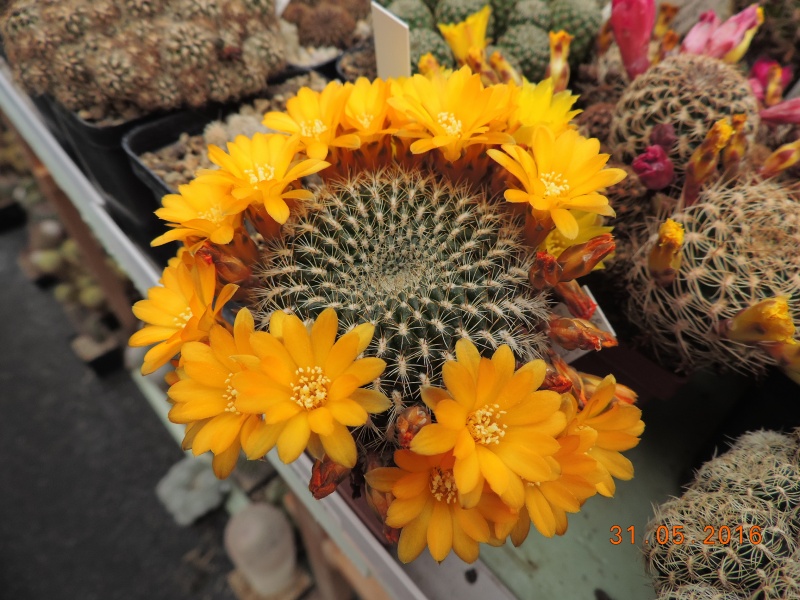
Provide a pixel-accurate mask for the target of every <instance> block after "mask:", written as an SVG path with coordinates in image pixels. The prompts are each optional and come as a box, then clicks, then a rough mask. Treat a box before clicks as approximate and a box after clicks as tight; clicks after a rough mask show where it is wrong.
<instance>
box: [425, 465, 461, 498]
mask: <svg viewBox="0 0 800 600" xmlns="http://www.w3.org/2000/svg"><path fill="white" fill-rule="evenodd" d="M431 494H433V497H434V498H436V499H437V500H444V501H445V502H447V504H453V503H454V502H455V501H456V500H458V488H457V487H456V478H455V477H454V476H453V472H452V471H442V469H440V468H439V467H434V468H433V469H431Z"/></svg>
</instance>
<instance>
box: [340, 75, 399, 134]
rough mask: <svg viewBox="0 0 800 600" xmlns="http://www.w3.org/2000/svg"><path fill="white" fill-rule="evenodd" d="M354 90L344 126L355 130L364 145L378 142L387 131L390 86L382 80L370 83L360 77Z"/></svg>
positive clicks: (345, 108) (352, 86) (353, 85)
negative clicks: (387, 101)
mask: <svg viewBox="0 0 800 600" xmlns="http://www.w3.org/2000/svg"><path fill="white" fill-rule="evenodd" d="M348 86H350V87H351V88H352V91H351V92H350V96H349V97H348V98H347V103H346V104H345V107H344V119H343V120H342V122H343V125H344V126H345V127H347V128H350V129H353V130H354V131H355V134H356V135H357V136H358V138H359V139H360V140H361V143H362V144H368V143H370V142H374V141H377V140H378V138H380V137H381V136H382V135H383V134H385V133H387V131H386V129H385V125H386V115H387V112H388V108H389V106H388V105H387V104H386V99H387V98H388V97H389V84H387V83H386V82H385V81H383V80H382V79H376V80H375V81H372V82H370V81H369V79H367V78H366V77H359V78H358V79H357V80H356V82H355V84H348Z"/></svg>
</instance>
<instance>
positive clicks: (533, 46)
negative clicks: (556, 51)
mask: <svg viewBox="0 0 800 600" xmlns="http://www.w3.org/2000/svg"><path fill="white" fill-rule="evenodd" d="M497 46H498V48H499V49H500V51H501V52H504V53H507V54H509V55H510V56H512V57H513V58H514V59H516V60H517V62H518V63H519V65H520V68H521V69H522V74H523V75H524V76H525V77H527V78H528V79H529V80H530V81H539V80H540V79H542V78H543V77H544V73H545V71H546V70H547V65H548V64H550V37H549V36H548V35H547V32H546V31H545V30H544V29H541V28H539V27H537V26H536V25H515V26H513V27H509V28H508V30H506V32H505V34H504V35H503V37H501V38H500V39H499V40H497Z"/></svg>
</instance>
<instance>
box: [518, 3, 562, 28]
mask: <svg viewBox="0 0 800 600" xmlns="http://www.w3.org/2000/svg"><path fill="white" fill-rule="evenodd" d="M551 23H552V17H551V16H550V6H549V5H548V4H547V3H546V2H544V1H543V0H520V1H519V2H517V4H516V6H514V10H512V11H511V14H509V16H508V26H509V27H512V26H514V25H536V26H537V27H541V28H542V29H544V30H545V31H549V30H550V24H551Z"/></svg>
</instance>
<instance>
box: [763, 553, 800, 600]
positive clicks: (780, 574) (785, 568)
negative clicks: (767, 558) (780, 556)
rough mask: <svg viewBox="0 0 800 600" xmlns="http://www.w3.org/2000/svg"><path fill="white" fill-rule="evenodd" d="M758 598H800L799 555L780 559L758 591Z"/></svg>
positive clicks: (768, 599) (788, 599) (783, 599)
mask: <svg viewBox="0 0 800 600" xmlns="http://www.w3.org/2000/svg"><path fill="white" fill-rule="evenodd" d="M758 594H759V595H758V596H757V598H758V600H791V599H792V598H800V557H793V558H791V559H789V560H782V561H780V562H779V563H778V564H777V565H776V566H775V567H774V568H773V569H772V571H771V572H770V573H769V575H768V576H767V578H766V581H764V583H763V584H762V586H761V588H760V589H759V591H758Z"/></svg>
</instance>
